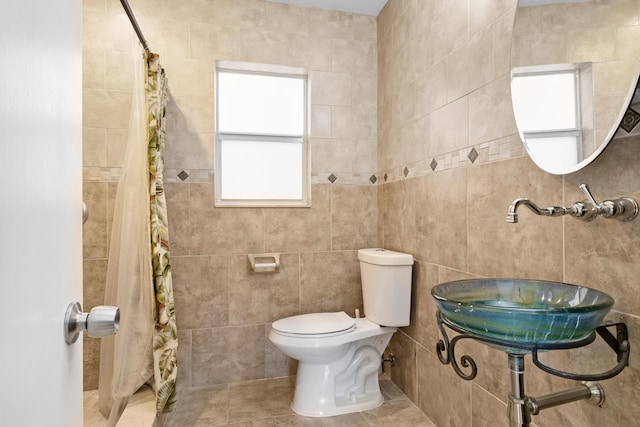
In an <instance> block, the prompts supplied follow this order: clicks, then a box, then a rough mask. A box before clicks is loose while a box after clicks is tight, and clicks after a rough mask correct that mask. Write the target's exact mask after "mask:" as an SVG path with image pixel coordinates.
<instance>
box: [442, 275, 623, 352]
mask: <svg viewBox="0 0 640 427" xmlns="http://www.w3.org/2000/svg"><path fill="white" fill-rule="evenodd" d="M431 295H432V296H433V298H434V299H435V303H436V305H437V306H438V309H439V310H440V313H441V315H442V316H443V317H444V318H445V319H446V320H448V321H449V322H451V323H452V324H454V325H455V326H458V327H459V328H460V329H463V330H464V331H468V332H469V333H471V334H474V335H478V336H480V337H485V338H489V339H494V340H499V341H500V342H503V343H505V344H507V347H508V344H515V345H520V346H534V345H535V346H540V348H544V347H545V346H553V345H558V344H565V343H572V342H577V341H580V340H583V339H585V338H588V337H589V336H590V335H591V334H592V333H593V331H594V330H595V329H596V328H597V327H598V326H600V324H601V323H602V321H603V319H604V317H605V316H606V315H607V313H608V312H609V310H611V307H612V306H613V302H614V301H613V298H611V297H610V296H609V295H607V294H605V293H603V292H600V291H597V290H595V289H590V288H586V287H584V286H576V285H570V284H567V283H558V282H547V281H541V280H531V279H472V280H460V281H454V282H447V283H442V284H440V285H438V286H435V287H434V288H433V289H432V290H431Z"/></svg>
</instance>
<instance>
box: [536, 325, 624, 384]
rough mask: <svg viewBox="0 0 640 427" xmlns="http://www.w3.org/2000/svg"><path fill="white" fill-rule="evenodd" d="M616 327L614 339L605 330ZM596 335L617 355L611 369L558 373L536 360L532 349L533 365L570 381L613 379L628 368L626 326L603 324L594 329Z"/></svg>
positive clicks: (558, 371)
mask: <svg viewBox="0 0 640 427" xmlns="http://www.w3.org/2000/svg"><path fill="white" fill-rule="evenodd" d="M613 326H615V327H616V331H617V333H616V337H614V336H613V334H611V332H609V330H608V329H607V328H609V327H613ZM596 332H597V333H598V335H600V336H601V337H602V339H604V340H605V341H606V342H607V344H609V347H611V348H612V349H613V351H615V352H616V354H617V355H618V364H617V365H616V366H615V367H613V368H612V369H610V370H608V371H606V372H602V373H600V374H572V373H570V372H564V371H560V370H557V369H554V368H551V367H549V366H547V365H545V364H543V363H542V362H540V360H539V359H538V349H537V348H536V349H533V350H532V351H531V359H532V360H533V363H534V365H536V366H537V367H538V368H540V369H542V370H543V371H545V372H547V373H549V374H551V375H555V376H557V377H561V378H566V379H570V380H578V381H602V380H608V379H609V378H613V377H615V376H616V375H618V374H619V373H620V372H622V371H623V370H624V368H626V367H627V366H629V354H630V352H631V344H629V335H628V333H627V325H626V324H624V323H621V322H618V323H604V324H602V325H600V326H598V328H597V329H596Z"/></svg>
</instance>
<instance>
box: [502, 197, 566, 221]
mask: <svg viewBox="0 0 640 427" xmlns="http://www.w3.org/2000/svg"><path fill="white" fill-rule="evenodd" d="M520 205H524V206H526V207H528V208H529V209H530V210H531V212H533V213H534V214H536V215H541V216H562V215H566V214H567V213H570V212H571V210H570V209H567V208H563V207H562V206H549V207H547V208H540V207H539V206H538V205H536V204H535V203H534V202H532V201H531V200H529V199H527V198H526V197H520V198H518V199H515V200H514V201H513V203H511V205H509V211H508V212H507V222H508V223H511V224H515V223H517V222H518V207H520Z"/></svg>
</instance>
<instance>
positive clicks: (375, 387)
mask: <svg viewBox="0 0 640 427" xmlns="http://www.w3.org/2000/svg"><path fill="white" fill-rule="evenodd" d="M383 337H384V338H383ZM379 338H381V339H382V341H383V342H381V343H380V344H382V345H384V347H386V344H387V343H388V340H389V338H391V333H388V334H384V335H383V336H382V337H379ZM384 347H382V349H384ZM380 365H381V359H380V351H379V350H377V349H376V348H374V347H373V346H371V345H367V344H364V343H363V342H359V343H357V344H356V343H354V344H353V345H352V347H351V349H350V350H349V351H348V352H347V354H346V355H345V356H344V357H343V358H341V360H339V361H337V362H335V363H334V364H330V365H325V364H316V363H304V362H300V363H299V364H298V375H297V378H296V389H295V392H294V397H293V403H292V404H291V409H293V410H294V412H296V413H298V414H300V415H304V416H306V417H330V416H334V415H341V414H349V413H352V412H360V411H367V410H370V409H374V408H377V407H378V406H380V405H381V404H382V402H383V401H384V397H383V396H382V393H381V392H380V384H379V382H378V372H379V369H380Z"/></svg>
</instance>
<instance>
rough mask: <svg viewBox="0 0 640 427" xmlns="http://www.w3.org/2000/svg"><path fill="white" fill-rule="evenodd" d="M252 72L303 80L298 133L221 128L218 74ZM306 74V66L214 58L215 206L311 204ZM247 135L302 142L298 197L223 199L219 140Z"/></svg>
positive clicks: (247, 136)
mask: <svg viewBox="0 0 640 427" xmlns="http://www.w3.org/2000/svg"><path fill="white" fill-rule="evenodd" d="M221 71H222V72H230V73H238V74H254V75H265V76H272V77H288V78H296V79H301V80H302V81H303V105H304V112H303V131H302V134H301V135H286V134H262V133H242V132H221V131H220V129H219V126H218V123H219V112H220V108H219V99H218V98H219V97H218V88H219V87H220V86H219V74H220V72H221ZM309 99H310V96H309V74H308V72H307V71H306V70H305V69H302V68H294V67H286V66H280V65H270V64H257V63H248V62H233V61H215V86H214V100H215V101H214V102H215V135H214V138H215V142H214V144H215V173H214V182H215V185H214V187H215V188H214V206H216V207H310V206H311V173H310V171H311V155H310V147H309V121H310V110H311V109H310V105H309ZM243 138H245V139H246V138H249V140H250V141H255V142H265V143H269V142H285V143H296V144H301V147H302V158H301V159H300V161H301V166H302V167H301V174H302V176H301V177H300V179H301V190H302V195H301V198H300V199H225V198H222V162H223V159H222V155H221V154H222V142H223V141H232V140H242V139H243Z"/></svg>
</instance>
